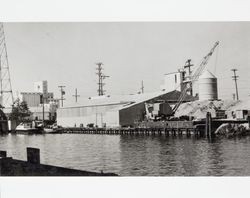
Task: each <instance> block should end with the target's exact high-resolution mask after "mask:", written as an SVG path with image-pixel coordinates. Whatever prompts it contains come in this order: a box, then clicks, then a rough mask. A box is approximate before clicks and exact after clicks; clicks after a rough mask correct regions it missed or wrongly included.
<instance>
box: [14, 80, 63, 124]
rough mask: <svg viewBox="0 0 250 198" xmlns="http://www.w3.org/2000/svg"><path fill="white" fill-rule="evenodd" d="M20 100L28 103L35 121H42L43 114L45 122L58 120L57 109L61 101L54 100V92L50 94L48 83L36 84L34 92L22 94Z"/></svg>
mask: <svg viewBox="0 0 250 198" xmlns="http://www.w3.org/2000/svg"><path fill="white" fill-rule="evenodd" d="M19 99H20V101H21V102H22V101H25V102H26V103H27V105H28V107H29V110H30V111H31V112H32V116H31V118H32V119H33V120H42V119H43V114H44V118H45V120H55V119H56V109H57V108H58V105H59V100H58V99H54V94H53V93H52V92H48V82H47V81H45V80H44V81H39V82H35V83H34V92H21V93H20V94H19ZM43 104H44V105H43ZM43 106H44V107H43Z"/></svg>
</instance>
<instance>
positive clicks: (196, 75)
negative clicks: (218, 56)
mask: <svg viewBox="0 0 250 198" xmlns="http://www.w3.org/2000/svg"><path fill="white" fill-rule="evenodd" d="M218 45H219V41H217V42H216V43H215V44H214V46H213V47H212V49H211V50H210V52H209V53H208V54H207V55H206V56H205V57H204V58H203V60H202V62H201V64H200V65H199V67H198V68H197V69H196V70H195V72H194V74H193V75H192V76H191V79H190V82H191V83H193V82H194V81H196V80H198V78H199V76H200V75H201V73H202V72H203V71H204V69H205V67H206V65H207V63H208V61H209V59H210V57H211V56H212V55H213V52H214V50H215V48H216V47H217V46H218ZM188 89H189V87H188V86H187V84H186V85H185V87H184V89H183V91H182V92H181V95H180V97H179V99H178V102H177V103H176V105H175V106H174V108H173V113H175V112H176V111H177V109H178V108H179V106H180V105H181V103H182V102H183V101H184V99H185V98H186V96H187V90H188Z"/></svg>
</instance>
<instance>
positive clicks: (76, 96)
mask: <svg viewBox="0 0 250 198" xmlns="http://www.w3.org/2000/svg"><path fill="white" fill-rule="evenodd" d="M73 97H75V99H76V103H77V98H78V97H80V95H77V88H76V90H75V95H73Z"/></svg>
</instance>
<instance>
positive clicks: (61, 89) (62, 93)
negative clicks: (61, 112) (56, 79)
mask: <svg viewBox="0 0 250 198" xmlns="http://www.w3.org/2000/svg"><path fill="white" fill-rule="evenodd" d="M58 87H59V88H60V92H61V99H59V100H61V104H62V107H63V101H64V100H65V98H64V97H63V96H64V95H65V91H64V88H65V87H66V86H63V85H60V86H58Z"/></svg>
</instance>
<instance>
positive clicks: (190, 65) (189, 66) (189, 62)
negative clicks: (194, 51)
mask: <svg viewBox="0 0 250 198" xmlns="http://www.w3.org/2000/svg"><path fill="white" fill-rule="evenodd" d="M192 66H194V65H193V64H191V59H188V60H187V61H186V63H185V65H184V69H186V68H188V76H189V77H191V75H192V72H191V67H192Z"/></svg>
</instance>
